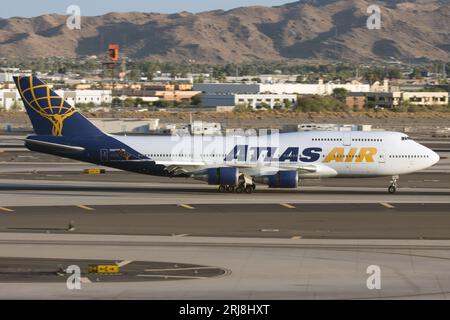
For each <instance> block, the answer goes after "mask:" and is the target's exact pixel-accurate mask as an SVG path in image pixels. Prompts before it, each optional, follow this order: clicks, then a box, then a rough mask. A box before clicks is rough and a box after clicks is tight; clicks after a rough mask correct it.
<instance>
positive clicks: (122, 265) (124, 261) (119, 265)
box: [117, 260, 133, 268]
mask: <svg viewBox="0 0 450 320" xmlns="http://www.w3.org/2000/svg"><path fill="white" fill-rule="evenodd" d="M132 262H133V261H130V260H123V261H121V262H119V263H118V264H117V266H118V267H119V268H122V267H125V266H126V265H127V264H130V263H132Z"/></svg>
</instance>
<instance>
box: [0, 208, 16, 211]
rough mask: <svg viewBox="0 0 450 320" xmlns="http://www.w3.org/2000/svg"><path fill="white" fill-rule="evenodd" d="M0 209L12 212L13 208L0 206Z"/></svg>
mask: <svg viewBox="0 0 450 320" xmlns="http://www.w3.org/2000/svg"><path fill="white" fill-rule="evenodd" d="M0 211H5V212H14V210H13V209H9V208H5V207H0Z"/></svg>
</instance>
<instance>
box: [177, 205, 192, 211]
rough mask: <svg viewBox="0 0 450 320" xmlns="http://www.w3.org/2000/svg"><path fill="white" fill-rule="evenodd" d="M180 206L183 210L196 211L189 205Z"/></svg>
mask: <svg viewBox="0 0 450 320" xmlns="http://www.w3.org/2000/svg"><path fill="white" fill-rule="evenodd" d="M178 206H179V207H181V208H185V209H189V210H194V209H195V208H194V207H193V206H190V205H188V204H179V205H178Z"/></svg>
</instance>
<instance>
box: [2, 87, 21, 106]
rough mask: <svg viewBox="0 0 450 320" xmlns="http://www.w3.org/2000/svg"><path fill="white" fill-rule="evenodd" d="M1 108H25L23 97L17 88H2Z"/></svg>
mask: <svg viewBox="0 0 450 320" xmlns="http://www.w3.org/2000/svg"><path fill="white" fill-rule="evenodd" d="M0 110H5V111H12V110H20V111H23V110H25V109H24V108H23V103H22V98H21V97H20V95H19V92H18V91H17V90H16V89H0Z"/></svg>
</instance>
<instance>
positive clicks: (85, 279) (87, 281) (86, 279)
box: [80, 277, 92, 283]
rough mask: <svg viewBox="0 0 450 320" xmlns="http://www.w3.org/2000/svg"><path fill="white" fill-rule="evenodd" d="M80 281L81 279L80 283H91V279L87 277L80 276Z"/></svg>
mask: <svg viewBox="0 0 450 320" xmlns="http://www.w3.org/2000/svg"><path fill="white" fill-rule="evenodd" d="M80 281H81V283H92V281H91V280H89V278H88V277H81V278H80Z"/></svg>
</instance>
